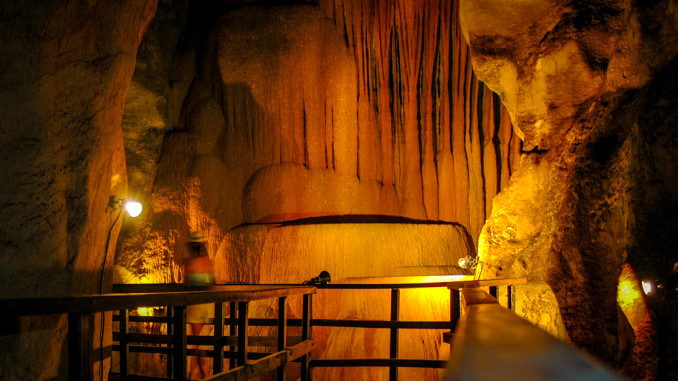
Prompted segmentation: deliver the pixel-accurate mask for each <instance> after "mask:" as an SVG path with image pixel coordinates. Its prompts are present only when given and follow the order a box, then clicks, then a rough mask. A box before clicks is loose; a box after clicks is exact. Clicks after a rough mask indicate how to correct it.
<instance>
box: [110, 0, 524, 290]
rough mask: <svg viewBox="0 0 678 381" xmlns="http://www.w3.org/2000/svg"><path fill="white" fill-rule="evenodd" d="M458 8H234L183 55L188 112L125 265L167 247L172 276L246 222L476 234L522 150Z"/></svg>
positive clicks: (180, 85)
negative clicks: (370, 218) (439, 225)
mask: <svg viewBox="0 0 678 381" xmlns="http://www.w3.org/2000/svg"><path fill="white" fill-rule="evenodd" d="M222 11H224V10H222ZM455 14H456V13H455V10H454V5H453V2H451V1H449V2H448V1H441V2H434V4H430V6H429V5H427V6H424V5H423V4H419V3H417V2H380V3H378V4H373V3H370V2H361V1H355V2H336V3H331V2H321V3H320V5H318V6H316V5H299V4H297V5H283V6H276V7H269V6H267V7H253V6H240V7H236V8H234V9H226V10H225V11H224V15H223V17H222V18H221V19H219V20H218V22H217V23H216V25H215V26H214V27H213V28H212V29H211V31H210V33H209V35H206V36H204V37H203V38H198V39H197V41H199V43H194V45H193V47H194V48H193V49H186V50H184V51H182V52H181V53H182V54H180V55H179V56H178V57H177V68H176V70H177V73H179V74H178V75H176V78H177V81H176V87H174V89H176V91H175V90H172V91H170V95H169V98H170V99H181V97H182V96H184V95H185V98H183V99H184V100H183V105H182V106H181V113H180V115H179V116H178V120H177V121H176V123H177V124H176V126H174V125H170V126H171V128H168V129H167V135H166V137H165V139H164V142H163V147H162V153H161V156H160V160H159V162H158V164H157V167H156V169H155V171H154V174H155V179H154V181H153V189H152V192H151V195H150V197H149V199H150V209H151V212H150V213H149V215H148V216H147V220H146V222H144V223H140V225H137V226H136V227H135V228H134V229H133V230H134V231H135V232H136V233H133V234H131V236H125V238H124V240H123V241H121V245H120V246H121V250H120V251H119V252H118V255H117V258H119V259H120V263H121V265H122V264H123V263H130V262H131V261H132V260H131V259H130V260H127V259H125V258H128V257H130V258H132V257H135V256H136V253H138V252H139V251H142V252H143V251H146V252H148V253H151V252H153V251H154V250H155V251H157V250H158V248H161V249H160V250H162V251H164V252H167V253H170V254H167V255H166V258H167V260H166V261H165V262H164V263H167V266H169V267H173V268H174V269H175V270H172V271H170V272H169V273H171V275H162V278H163V279H167V280H172V279H175V278H174V277H175V276H176V274H177V271H178V268H177V267H176V266H175V265H173V263H176V260H179V259H180V258H181V257H182V256H183V255H185V254H184V251H185V248H184V245H183V243H182V242H184V241H185V239H186V237H187V234H188V232H189V231H190V230H202V231H204V232H206V234H207V236H208V238H209V249H210V251H211V252H215V251H216V249H217V247H218V244H219V242H220V241H221V238H222V237H223V236H224V234H225V233H226V232H227V231H228V230H229V229H231V228H233V227H234V226H237V225H239V224H241V223H252V222H279V221H288V220H294V219H297V218H302V217H312V216H323V215H348V214H378V215H391V216H403V217H410V218H415V219H420V220H433V221H448V222H458V223H460V224H462V225H463V226H464V227H465V228H466V229H467V230H468V231H469V232H470V234H471V236H472V237H474V238H475V237H477V236H478V234H479V232H480V229H481V227H482V224H483V223H484V221H485V218H486V215H487V213H488V212H489V210H490V208H491V199H492V198H493V197H494V195H495V194H496V193H497V192H498V191H499V189H500V188H501V186H502V185H504V184H506V183H507V181H508V178H509V175H510V173H511V171H512V170H513V168H514V166H515V165H516V161H517V157H518V154H519V151H520V147H521V142H520V141H519V139H517V136H516V135H515V134H514V133H513V131H512V128H511V125H510V120H509V118H508V114H507V113H506V111H505V110H504V109H503V108H502V107H501V105H500V102H499V98H498V97H497V96H495V95H494V94H493V93H491V92H490V91H488V90H487V89H486V88H485V86H484V85H482V83H480V82H478V81H477V79H475V77H474V75H473V73H472V71H471V65H470V59H469V56H468V54H467V48H466V44H465V42H464V41H463V39H462V38H461V34H460V32H459V30H458V24H457V23H456V21H455V20H456V17H455ZM203 28H204V29H207V28H205V27H204V26H203ZM311 32H312V33H311ZM415 47H416V48H415ZM190 67H193V68H194V73H195V75H194V76H193V77H191V76H190V75H189V74H188V73H190V69H189V68H190ZM188 78H191V81H190V83H189V82H188V81H187V79H188ZM189 84H190V88H188V85H189ZM187 88H188V90H185V89H187ZM173 94H174V95H173ZM133 119H134V118H133V117H132V116H130V120H133ZM170 123H173V122H172V121H171V120H170ZM130 128H132V127H131V126H130ZM128 156H130V157H131V156H132V155H128ZM137 156H138V155H137ZM130 230H132V229H130ZM138 232H142V233H138ZM134 235H136V238H135V237H134ZM175 256H176V257H175ZM144 257H145V256H144ZM124 266H127V265H122V266H121V271H122V272H124V271H125V270H122V267H124ZM148 266H150V265H148V264H141V263H140V264H139V266H137V267H146V268H147V267H148ZM133 271H137V270H133ZM139 271H141V272H142V273H143V272H148V270H144V269H141V268H140V269H139ZM169 273H168V274H169Z"/></svg>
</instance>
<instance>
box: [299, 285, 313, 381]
mask: <svg viewBox="0 0 678 381" xmlns="http://www.w3.org/2000/svg"><path fill="white" fill-rule="evenodd" d="M311 295H312V294H304V301H303V305H304V307H303V316H302V323H301V340H302V341H304V340H308V339H310V338H311V337H312V335H313V334H312V328H311V319H312V318H313V308H312V307H313V299H312V298H311ZM310 362H311V354H310V353H307V354H305V355H304V356H302V357H301V381H310V380H311V366H310V365H311V364H310Z"/></svg>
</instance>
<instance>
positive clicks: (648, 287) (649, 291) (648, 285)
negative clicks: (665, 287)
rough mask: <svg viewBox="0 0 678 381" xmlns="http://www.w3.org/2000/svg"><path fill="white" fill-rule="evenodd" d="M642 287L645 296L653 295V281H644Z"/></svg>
mask: <svg viewBox="0 0 678 381" xmlns="http://www.w3.org/2000/svg"><path fill="white" fill-rule="evenodd" d="M642 285H643V292H644V293H645V295H653V294H654V290H655V284H654V281H651V280H644V281H643V282H642Z"/></svg>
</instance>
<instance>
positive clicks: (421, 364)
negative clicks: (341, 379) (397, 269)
mask: <svg viewBox="0 0 678 381" xmlns="http://www.w3.org/2000/svg"><path fill="white" fill-rule="evenodd" d="M419 278H421V277H389V278H383V277H379V278H352V279H350V280H349V281H350V283H332V284H320V285H316V286H315V287H317V288H318V289H319V290H320V291H319V292H328V293H332V292H337V291H340V290H361V291H365V292H367V291H369V290H390V294H389V295H390V304H389V306H390V307H389V310H390V319H389V320H367V319H350V320H349V319H327V318H322V317H320V318H319V317H313V315H312V314H311V313H309V316H308V317H307V318H308V319H310V320H309V321H308V324H309V325H310V327H314V326H315V327H348V328H365V329H388V330H389V331H390V334H389V357H388V358H380V359H363V358H336V359H310V361H309V362H308V364H307V366H308V368H307V369H309V377H311V378H312V370H313V369H315V368H321V367H323V368H326V367H387V368H389V380H397V378H398V369H399V368H405V367H407V368H445V367H446V366H447V361H443V360H431V359H411V358H408V359H405V358H400V356H399V345H398V342H399V331H400V330H403V329H434V330H436V329H437V330H441V331H445V332H444V333H445V335H444V337H445V338H449V337H450V336H451V334H452V331H453V330H454V327H455V325H456V324H457V321H458V320H459V317H460V314H461V305H460V296H459V295H460V291H459V290H460V289H461V288H463V287H464V285H466V284H468V283H469V282H473V284H474V285H476V286H481V287H487V288H488V290H489V291H490V292H491V293H492V294H493V295H495V296H496V295H497V289H498V287H500V286H506V287H507V289H508V291H507V293H506V294H507V296H508V298H507V306H509V307H510V306H512V305H513V301H512V300H513V299H512V297H513V288H514V287H513V286H514V285H517V284H524V283H525V282H526V280H525V279H524V278H521V279H497V280H481V281H473V280H472V279H470V277H465V278H462V279H460V280H450V277H426V278H428V279H431V278H433V279H436V278H437V279H445V278H447V279H445V280H438V281H430V280H429V281H425V282H422V281H417V279H419ZM451 279H454V278H451ZM270 286H278V287H279V286H280V285H270ZM181 287H182V286H181V285H167V284H156V285H152V284H143V285H115V286H114V291H116V292H127V293H129V292H152V291H161V290H162V291H170V290H172V289H181ZM262 287H266V286H264V285H262ZM428 288H449V289H450V306H451V307H450V308H451V309H450V320H449V321H402V320H400V310H401V307H402V303H401V298H400V295H401V290H403V289H428ZM310 309H311V308H310V306H309V310H310ZM229 310H231V311H233V310H234V306H233V305H231V306H230V308H229ZM304 314H306V312H304ZM304 316H306V315H304ZM135 320H136V321H145V322H150V321H152V319H149V318H147V317H136V318H135ZM218 320H219V319H218V317H216V314H215V321H218ZM304 322H305V320H304V319H288V320H287V325H288V326H289V327H300V326H303V325H304ZM224 324H225V325H226V326H233V325H235V324H237V320H235V319H234V318H233V317H231V318H226V319H225V320H224ZM247 324H248V325H249V326H264V327H273V326H276V325H277V324H279V323H278V320H277V319H267V318H250V319H249V320H248V323H247ZM215 329H216V327H215ZM215 336H217V334H216V332H215ZM116 337H117V336H114V338H116ZM141 339H142V337H138V336H137V337H135V340H141ZM146 339H147V340H148V339H149V337H147V338H146ZM262 339H264V340H265V339H266V338H265V337H264V338H256V340H257V345H262V346H270V345H272V343H271V342H270V340H269V341H262ZM229 340H230V341H229ZM213 341H214V339H213V337H212V336H208V337H193V336H189V337H188V343H189V344H203V345H212V346H214V345H226V346H228V345H230V344H232V343H233V338H232V337H231V338H229V339H228V340H221V341H220V342H219V343H214V342H213ZM448 342H449V341H448ZM215 348H216V346H215ZM114 349H117V348H115V347H114ZM139 349H140V348H134V350H139ZM145 350H149V349H145ZM196 354H197V353H194V352H190V351H189V355H196ZM203 355H205V356H208V357H213V358H214V356H215V355H216V354H214V353H212V352H211V351H207V352H206V353H203ZM255 355H256V356H260V354H255ZM121 356H122V355H121ZM224 356H225V357H228V358H231V359H232V358H233V357H232V356H233V352H225V353H224ZM217 362H218V359H215V360H214V363H217ZM216 372H217V370H216V369H215V373H216ZM279 379H283V375H282V374H281V375H280V377H279Z"/></svg>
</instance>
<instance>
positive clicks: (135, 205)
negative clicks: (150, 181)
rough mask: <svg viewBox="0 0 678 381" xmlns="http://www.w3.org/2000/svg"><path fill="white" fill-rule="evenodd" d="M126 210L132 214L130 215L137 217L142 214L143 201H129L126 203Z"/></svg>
mask: <svg viewBox="0 0 678 381" xmlns="http://www.w3.org/2000/svg"><path fill="white" fill-rule="evenodd" d="M124 208H125V210H126V211H127V213H128V214H129V215H130V217H136V216H138V215H139V214H141V210H142V209H143V208H142V207H141V203H140V202H138V201H127V202H125V205H124Z"/></svg>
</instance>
